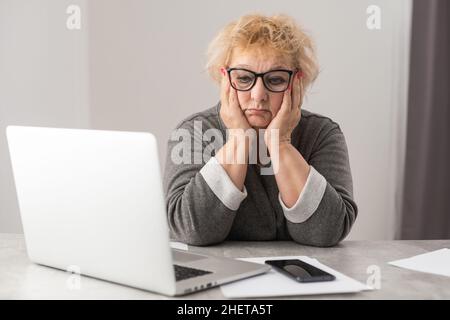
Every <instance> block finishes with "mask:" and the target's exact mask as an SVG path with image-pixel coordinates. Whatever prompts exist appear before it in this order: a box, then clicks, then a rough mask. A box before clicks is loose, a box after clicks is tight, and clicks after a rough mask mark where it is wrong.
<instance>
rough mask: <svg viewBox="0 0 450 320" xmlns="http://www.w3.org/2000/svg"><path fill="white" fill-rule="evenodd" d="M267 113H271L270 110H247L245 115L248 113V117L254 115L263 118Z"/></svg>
mask: <svg viewBox="0 0 450 320" xmlns="http://www.w3.org/2000/svg"><path fill="white" fill-rule="evenodd" d="M266 112H268V113H270V111H269V110H265V109H247V110H245V113H247V114H248V115H253V116H262V115H264V114H265V113H266Z"/></svg>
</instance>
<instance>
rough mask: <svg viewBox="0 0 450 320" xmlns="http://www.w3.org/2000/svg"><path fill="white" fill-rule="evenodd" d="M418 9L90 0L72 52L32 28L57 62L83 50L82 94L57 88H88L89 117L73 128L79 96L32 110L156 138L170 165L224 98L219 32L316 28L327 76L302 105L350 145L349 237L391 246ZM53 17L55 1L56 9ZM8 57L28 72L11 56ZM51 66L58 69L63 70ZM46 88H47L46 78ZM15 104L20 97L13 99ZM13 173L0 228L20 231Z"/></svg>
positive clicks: (54, 34) (54, 36) (404, 5)
mask: <svg viewBox="0 0 450 320" xmlns="http://www.w3.org/2000/svg"><path fill="white" fill-rule="evenodd" d="M0 1H3V0H0ZM7 2H8V3H10V2H12V1H7ZM72 2H74V1H72ZM2 3H4V1H3V2H2ZM43 3H46V2H43V1H41V2H40V4H41V5H42V4H43ZM371 4H376V5H379V6H380V7H381V9H382V28H381V30H377V31H370V30H368V29H367V28H366V19H367V14H366V8H367V7H368V6H369V5H371ZM410 6H411V4H410V0H398V1H389V0H384V1H363V0H345V1H333V0H322V1H312V0H310V1H308V0H302V1H277V2H275V1H245V2H244V1H237V0H227V1H207V0H202V1H181V0H180V1H174V0H170V1H164V2H162V1H160V2H156V1H127V2H125V1H119V0H96V1H89V2H88V3H87V7H86V8H85V9H86V10H84V13H86V14H85V16H87V15H88V16H89V17H88V23H89V25H88V26H87V25H86V24H85V27H84V28H83V30H82V31H80V32H79V37H80V38H82V39H78V40H79V41H80V42H79V43H78V45H77V46H76V48H74V47H72V50H68V48H69V47H70V45H73V44H74V42H73V41H75V40H73V41H72V42H70V45H69V44H68V42H69V40H68V38H67V37H68V35H67V34H66V33H64V32H65V31H64V30H59V31H56V30H55V29H52V31H50V34H48V33H46V31H44V30H45V28H46V24H47V23H48V22H45V21H41V20H39V19H37V18H36V19H37V20H39V21H37V20H36V21H35V23H38V24H39V23H40V24H41V25H40V26H39V28H38V29H36V28H33V30H35V31H34V32H40V33H41V36H45V37H51V42H52V43H54V45H55V46H58V47H57V48H54V50H59V51H61V50H65V51H66V50H67V51H66V53H65V55H64V54H63V53H62V52H61V54H63V55H64V57H62V55H61V54H60V55H58V56H59V58H58V59H60V60H61V59H62V60H65V59H70V57H72V59H74V56H78V55H77V54H74V51H75V52H78V51H83V50H85V49H86V48H87V50H88V55H87V56H88V60H83V59H79V60H72V65H70V66H68V67H69V68H70V67H71V68H75V69H80V70H86V68H87V69H88V71H89V72H88V73H83V74H81V73H80V74H77V76H79V77H80V78H79V79H84V81H82V84H83V89H82V90H81V88H78V91H77V90H74V88H73V86H72V84H71V83H70V82H68V81H67V80H65V79H67V78H62V81H61V82H60V83H59V85H58V86H57V88H58V87H62V88H61V89H60V90H66V91H70V94H69V93H66V95H69V96H72V97H73V96H78V97H79V94H80V91H83V92H84V94H88V101H86V100H83V101H84V102H85V104H83V106H81V104H80V105H79V107H80V109H79V110H83V111H80V114H81V113H83V115H84V117H83V118H82V119H81V118H78V119H79V121H78V120H76V121H78V122H77V123H76V121H75V120H74V119H75V118H76V117H75V116H74V115H73V114H71V113H70V110H72V111H74V109H72V107H73V106H74V105H75V104H74V103H73V100H70V102H69V103H61V104H57V103H55V104H52V106H53V107H52V108H56V107H62V108H66V109H69V110H67V111H65V112H64V115H61V117H59V118H58V117H56V116H55V115H54V114H53V112H51V113H52V114H51V115H48V116H44V115H45V110H46V105H45V103H39V104H36V103H35V104H34V108H35V109H34V110H32V109H26V110H27V112H29V114H30V117H31V118H32V120H33V121H35V123H38V122H42V123H43V122H45V121H47V123H48V121H49V120H48V119H51V118H52V117H53V116H55V117H56V118H55V119H58V121H57V122H58V123H61V124H62V123H64V119H65V117H67V119H72V120H74V122H72V123H68V122H67V123H66V124H67V125H68V126H70V125H75V126H76V125H80V126H83V125H85V122H83V121H88V122H89V125H90V126H91V127H92V128H98V129H116V130H135V131H151V132H153V133H155V134H156V136H157V138H159V143H160V157H161V159H162V158H163V156H164V154H165V150H166V146H165V143H166V140H167V137H168V135H169V133H170V130H171V129H172V128H173V127H174V126H175V125H176V124H177V123H178V122H179V121H180V120H181V119H183V118H184V117H186V116H188V115H189V114H191V113H193V112H197V111H200V110H203V109H205V108H208V107H210V106H212V105H214V104H215V103H216V102H217V101H218V99H219V92H218V88H216V87H215V86H214V85H213V83H212V82H211V81H210V80H209V79H208V78H207V75H206V73H205V72H204V63H205V59H204V53H205V50H206V47H207V44H208V42H209V41H210V40H211V39H212V37H213V36H214V34H215V33H216V32H217V31H218V30H219V28H220V27H222V26H223V25H224V24H226V23H227V22H229V21H230V20H232V19H236V18H237V17H239V16H240V15H242V14H245V13H249V12H255V11H257V12H262V13H267V14H272V13H280V12H282V13H288V14H290V15H292V16H294V17H295V18H296V19H297V20H298V21H299V22H300V23H302V24H303V25H305V26H306V27H307V29H309V30H310V31H311V33H312V35H313V36H314V38H315V39H316V42H317V45H318V49H319V60H320V63H321V74H320V76H319V79H318V81H317V83H316V85H315V86H314V87H313V90H312V91H311V93H310V96H309V98H308V100H307V101H306V102H305V104H304V108H306V109H309V110H311V111H314V112H318V113H321V114H324V115H327V116H330V117H332V118H333V119H334V120H336V121H337V122H338V123H339V124H340V125H341V127H342V129H343V131H344V133H345V135H346V138H347V142H348V146H349V151H350V161H351V166H352V171H353V176H354V189H355V197H356V200H357V202H358V204H359V207H360V215H359V217H358V219H357V222H356V224H355V227H354V229H353V231H352V232H351V234H350V236H349V239H392V238H394V236H395V232H396V227H397V224H396V220H397V218H398V214H397V213H398V212H399V210H398V207H399V202H398V199H399V196H400V195H399V191H400V190H401V189H400V184H399V181H401V180H400V179H401V177H402V174H403V157H404V156H403V154H404V132H405V119H406V116H405V115H406V84H407V77H408V69H407V67H408V50H409V23H410V22H409V19H410ZM48 10H50V8H48ZM55 10H56V9H55V6H54V5H52V7H51V12H54V11H55ZM2 12H4V10H2ZM62 12H63V13H64V10H63V11H62ZM59 14H60V15H61V12H60V13H59ZM8 16H10V17H14V22H10V23H14V24H16V23H17V20H18V19H19V18H21V17H20V14H19V13H18V12H16V16H17V17H15V16H14V15H10V14H9V13H8ZM62 16H63V17H64V14H62ZM10 19H11V18H10ZM8 26H9V25H8ZM39 30H40V31H39ZM86 30H87V31H88V36H87V35H86ZM61 35H62V36H61ZM58 37H59V38H58ZM0 41H1V42H2V45H3V42H4V41H3V40H0ZM28 41H30V40H28ZM84 41H87V45H86V43H85V42H84ZM39 46H40V47H39V48H38V49H35V50H48V48H47V46H48V44H47V43H40V44H39ZM15 50H17V49H15ZM69 51H70V52H69ZM10 52H11V55H13V53H14V51H13V50H12V49H10ZM11 59H13V61H14V63H15V64H20V61H17V60H15V57H11ZM2 60H3V61H4V60H5V59H2ZM2 63H4V62H2ZM44 68H49V69H51V70H53V72H56V71H57V70H59V69H60V66H59V65H58V64H57V63H56V64H48V65H46V66H44ZM36 71H37V72H41V71H42V70H36ZM73 72H74V71H73ZM38 74H39V73H38ZM72 77H73V75H72ZM0 79H3V78H2V75H1V73H0ZM40 85H41V86H49V84H48V82H42V83H41V84H40ZM86 86H88V88H86ZM50 87H51V86H50ZM27 88H28V89H27ZM30 90H31V91H32V92H33V90H35V87H33V84H32V83H29V84H28V86H26V87H24V92H27V93H28V92H29V91H30ZM75 93H76V94H75ZM2 95H3V94H2ZM7 96H8V97H9V98H10V99H11V100H12V101H14V99H18V98H17V92H16V93H14V94H13V92H12V93H9V94H7ZM84 97H85V99H86V95H84ZM20 98H21V97H20ZM28 108H30V107H28ZM87 108H88V109H87ZM30 111H32V112H30ZM9 112H12V111H11V110H10V111H9ZM13 114H14V113H13ZM17 119H18V120H22V119H23V118H17ZM1 121H2V125H3V124H4V122H3V120H1ZM1 139H3V140H4V138H1ZM2 143H3V142H2ZM0 147H1V148H2V149H1V150H0V156H1V157H2V158H1V161H3V162H2V164H3V163H6V159H7V155H6V149H5V145H4V144H3V145H0ZM3 167H4V166H3V165H2V168H3ZM9 170H10V169H9V167H8V168H7V171H6V172H5V173H2V177H3V176H6V177H7V179H6V180H5V182H4V183H3V184H2V185H1V196H2V199H4V201H2V202H1V204H0V210H1V211H0V232H1V231H3V232H4V231H17V230H18V229H17V226H19V224H20V223H19V220H18V214H17V209H16V207H15V201H16V200H15V197H14V194H13V191H12V190H13V189H12V188H11V179H10V171H9ZM2 181H3V179H2ZM4 191H5V192H4Z"/></svg>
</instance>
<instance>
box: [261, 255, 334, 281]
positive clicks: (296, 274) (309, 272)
mask: <svg viewBox="0 0 450 320" xmlns="http://www.w3.org/2000/svg"><path fill="white" fill-rule="evenodd" d="M265 262H266V263H267V264H268V265H271V266H272V267H274V268H275V269H276V270H278V271H280V272H281V273H283V274H285V275H287V276H289V277H291V278H293V279H295V280H296V281H298V282H317V281H332V280H335V279H336V277H335V276H333V275H332V274H329V273H328V272H325V271H323V270H321V269H319V268H317V267H314V266H312V265H310V264H308V263H306V262H304V261H301V260H298V259H292V260H266V261H265Z"/></svg>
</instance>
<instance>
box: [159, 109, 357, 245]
mask: <svg viewBox="0 0 450 320" xmlns="http://www.w3.org/2000/svg"><path fill="white" fill-rule="evenodd" d="M219 111H220V102H219V103H218V104H217V105H216V106H214V107H212V108H209V109H207V110H205V111H202V112H199V113H196V114H194V115H192V116H190V117H188V118H187V119H185V120H183V121H182V122H181V123H180V124H179V125H178V126H177V127H176V129H184V132H186V133H187V132H189V133H190V139H191V141H190V142H191V145H192V146H193V147H192V149H191V153H192V154H190V155H189V156H190V158H191V160H192V161H191V163H190V164H189V163H181V164H176V163H174V161H173V157H172V156H171V155H172V151H176V150H178V149H176V150H173V149H174V148H175V146H176V145H177V144H179V140H175V139H169V142H168V148H167V157H166V164H165V170H164V191H165V196H166V203H167V214H168V222H169V227H170V235H171V238H172V239H174V240H177V241H181V242H184V243H187V244H191V245H199V246H202V245H212V244H216V243H220V242H222V241H224V240H240V241H254V240H264V241H267V240H294V241H296V242H298V243H300V244H304V245H312V246H321V247H327V246H333V245H336V244H337V243H338V242H339V241H341V240H343V239H344V238H345V237H346V235H347V234H348V233H349V232H350V229H351V227H352V225H353V223H354V221H355V219H356V216H357V211H358V209H357V206H356V203H355V202H354V200H353V186H352V176H351V171H350V164H349V158H348V151H347V145H346V142H345V138H344V135H343V133H342V131H341V129H340V127H339V125H338V124H336V123H335V122H333V121H332V120H331V119H329V118H327V117H324V116H321V115H318V114H314V113H312V112H309V111H307V110H304V109H302V116H301V120H300V122H299V124H298V125H297V126H296V128H295V129H294V131H293V133H292V139H291V142H292V145H293V146H294V147H295V148H297V150H298V151H299V152H300V153H301V154H302V156H303V157H304V159H305V160H306V161H307V162H308V164H309V165H310V166H311V172H310V175H309V177H308V180H307V182H306V185H305V187H304V190H303V191H302V195H300V197H299V200H298V201H297V204H296V205H295V206H294V207H295V208H293V210H291V209H289V208H286V207H285V206H284V204H283V203H282V201H281V198H280V196H279V191H278V187H277V184H276V181H275V176H273V175H261V174H260V173H261V172H260V170H261V169H260V167H259V166H258V165H255V164H249V165H248V170H247V175H246V178H245V182H244V185H245V188H244V192H241V191H240V190H238V189H237V188H236V187H235V186H234V185H233V184H232V183H231V180H230V179H229V177H228V176H227V175H226V172H225V170H223V168H221V166H220V164H219V165H214V164H213V160H214V157H212V158H210V159H202V161H200V162H201V163H198V161H196V162H195V161H194V158H195V157H196V156H197V158H196V159H199V156H200V157H201V156H202V155H200V153H203V151H204V148H205V147H206V146H207V145H208V144H210V142H207V141H203V140H202V139H201V137H202V133H203V132H205V131H206V130H208V129H219V130H220V132H221V133H222V135H223V140H224V142H225V141H226V131H225V129H226V127H225V125H224V123H223V121H222V119H221V118H220V116H219ZM194 121H195V122H196V123H197V125H198V123H199V122H198V121H200V123H201V131H202V132H194V131H198V126H195V125H194ZM195 143H197V146H202V149H201V150H200V149H199V148H195V147H194V146H195ZM214 154H215V153H214V151H213V152H212V155H214ZM200 159H201V158H200ZM233 188H234V189H235V190H233Z"/></svg>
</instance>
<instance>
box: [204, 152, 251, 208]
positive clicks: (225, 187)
mask: <svg viewBox="0 0 450 320" xmlns="http://www.w3.org/2000/svg"><path fill="white" fill-rule="evenodd" d="M200 174H201V175H202V176H203V178H204V179H205V181H206V183H207V184H208V186H209V187H210V188H211V190H212V192H214V194H215V195H216V196H217V198H219V200H220V201H221V202H222V203H223V204H224V205H225V206H226V207H227V208H228V209H230V210H233V211H236V210H237V209H238V208H239V206H240V205H241V202H242V201H243V200H244V199H245V198H246V197H247V189H246V188H245V186H244V192H241V191H240V190H239V189H238V188H237V187H236V186H235V185H234V183H233V181H231V179H230V177H229V176H228V173H227V172H226V171H225V169H224V168H223V167H222V165H221V164H220V163H219V162H218V161H217V159H216V158H215V157H211V159H209V161H208V162H207V163H206V164H205V165H204V166H203V168H202V169H201V170H200Z"/></svg>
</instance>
